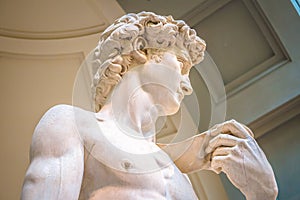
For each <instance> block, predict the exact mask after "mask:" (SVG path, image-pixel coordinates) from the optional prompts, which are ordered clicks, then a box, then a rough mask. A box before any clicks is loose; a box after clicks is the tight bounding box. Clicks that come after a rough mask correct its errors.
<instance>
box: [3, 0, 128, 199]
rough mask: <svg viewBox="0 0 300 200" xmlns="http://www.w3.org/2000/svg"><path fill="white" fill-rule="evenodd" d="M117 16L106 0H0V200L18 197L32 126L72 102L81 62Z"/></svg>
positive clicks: (114, 5)
mask: <svg viewBox="0 0 300 200" xmlns="http://www.w3.org/2000/svg"><path fill="white" fill-rule="evenodd" d="M123 14H124V12H123V10H122V9H121V8H120V7H119V6H118V4H117V3H116V2H115V1H111V0H100V1H94V0H89V1H79V0H78V1H77V0H72V1H62V2H59V3H58V2H54V1H34V0H29V1H16V0H12V1H4V0H1V1H0V89H1V91H2V93H1V99H0V110H1V117H0V119H1V120H0V127H1V133H0V136H1V140H0V149H1V151H0V158H1V165H0V176H1V180H0V199H9V200H10V199H12V200H13V199H19V198H20V193H21V188H22V183H23V178H24V175H25V172H26V168H27V166H28V163H29V147H30V143H31V136H32V133H33V130H34V127H35V125H36V124H37V123H38V121H39V119H40V117H41V116H42V115H43V113H44V112H45V111H47V109H49V108H50V107H52V106H54V105H56V104H61V103H64V104H72V90H73V84H74V79H75V77H76V73H77V70H78V69H79V67H80V65H81V62H82V61H83V59H84V57H85V56H86V55H87V54H88V53H89V52H90V51H91V49H93V48H94V47H95V45H96V44H97V42H98V38H99V33H100V32H101V31H102V30H104V28H105V27H107V26H108V25H109V24H111V23H112V22H113V21H114V20H115V18H117V17H119V16H121V15H123Z"/></svg>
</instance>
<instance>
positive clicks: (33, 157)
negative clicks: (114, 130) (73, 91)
mask: <svg viewBox="0 0 300 200" xmlns="http://www.w3.org/2000/svg"><path fill="white" fill-rule="evenodd" d="M83 154H84V150H83V145H82V143H81V140H80V137H79V135H78V133H77V131H76V127H75V123H74V116H73V112H72V107H70V106H66V105H59V106H55V107H53V108H52V109H50V110H49V111H48V112H47V113H46V114H45V115H44V116H43V118H42V119H41V121H40V122H39V124H38V125H37V127H36V129H35V132H34V134H33V138H32V144H31V150H30V166H29V168H28V170H27V172H26V176H25V180H24V184H23V191H22V196H21V199H22V200H40V199H68V200H72V199H78V197H79V193H80V187H81V181H82V176H83V166H84V163H83V159H84V156H83Z"/></svg>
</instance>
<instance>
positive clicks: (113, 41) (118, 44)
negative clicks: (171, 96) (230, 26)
mask: <svg viewBox="0 0 300 200" xmlns="http://www.w3.org/2000/svg"><path fill="white" fill-rule="evenodd" d="M205 47H206V44H205V42H204V41H203V40H202V39H201V38H200V37H198V36H197V35H196V31H195V30H194V29H191V28H190V27H189V26H188V25H187V24H186V23H185V22H184V21H182V20H174V19H173V18H172V17H171V16H160V15H156V14H154V13H152V12H141V13H138V14H127V15H124V16H123V17H121V18H119V19H117V20H116V21H115V22H114V23H113V24H112V25H111V26H109V27H108V28H107V29H106V30H105V31H104V32H103V33H102V35H101V37H100V41H99V44H98V46H97V47H96V49H95V51H94V55H93V63H92V65H93V69H94V73H95V76H94V80H93V91H94V92H95V94H94V98H95V99H94V100H95V111H99V110H100V109H101V107H102V106H103V105H104V104H105V102H106V100H107V98H108V97H109V95H110V93H111V91H112V90H113V88H114V87H115V86H116V85H117V84H118V83H119V82H120V81H121V79H122V76H123V75H124V74H125V73H126V72H127V71H128V70H130V69H131V68H133V67H135V66H138V65H141V64H144V63H146V62H147V61H148V60H151V59H152V60H155V62H157V63H159V62H160V58H161V56H162V54H163V53H164V52H172V53H174V54H175V55H176V56H177V59H179V60H180V61H181V62H182V63H184V64H183V66H184V67H183V69H182V73H183V74H184V73H188V71H189V69H190V68H191V67H192V66H193V65H196V64H198V63H199V62H201V61H202V60H203V57H204V51H205Z"/></svg>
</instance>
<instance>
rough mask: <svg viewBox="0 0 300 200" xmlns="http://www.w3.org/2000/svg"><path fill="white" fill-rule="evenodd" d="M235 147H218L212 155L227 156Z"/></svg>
mask: <svg viewBox="0 0 300 200" xmlns="http://www.w3.org/2000/svg"><path fill="white" fill-rule="evenodd" d="M233 148H234V147H218V148H216V149H215V150H214V152H213V153H212V157H215V156H227V155H229V154H230V153H231V152H232V151H233Z"/></svg>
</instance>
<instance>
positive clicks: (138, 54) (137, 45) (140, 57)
mask: <svg viewBox="0 0 300 200" xmlns="http://www.w3.org/2000/svg"><path fill="white" fill-rule="evenodd" d="M132 45H133V51H132V52H131V56H132V57H133V58H134V59H136V60H137V61H138V62H139V63H141V64H143V63H146V62H147V56H146V55H145V53H144V52H143V49H145V47H146V46H147V41H146V40H145V39H144V38H143V37H141V36H139V37H137V38H135V39H134V41H133V44H132Z"/></svg>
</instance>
